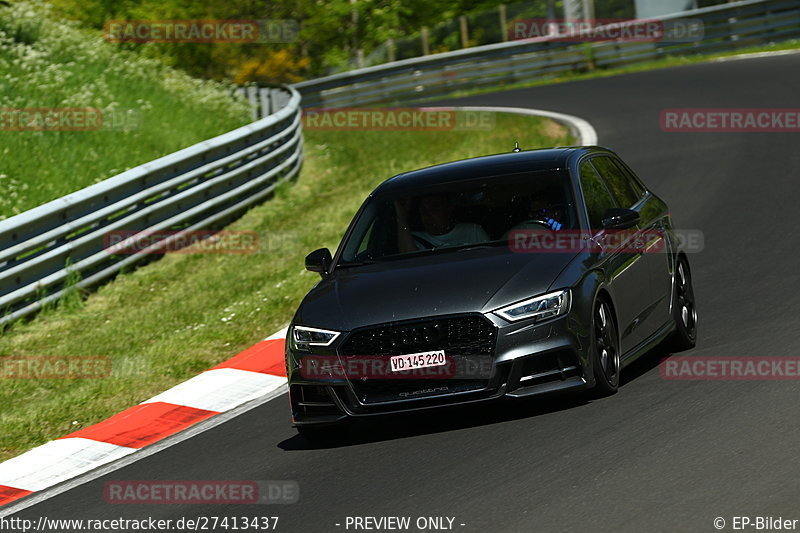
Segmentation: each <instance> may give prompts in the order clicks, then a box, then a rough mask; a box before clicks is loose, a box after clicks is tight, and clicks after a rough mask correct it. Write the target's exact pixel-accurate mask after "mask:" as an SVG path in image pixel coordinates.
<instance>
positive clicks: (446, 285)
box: [294, 249, 575, 331]
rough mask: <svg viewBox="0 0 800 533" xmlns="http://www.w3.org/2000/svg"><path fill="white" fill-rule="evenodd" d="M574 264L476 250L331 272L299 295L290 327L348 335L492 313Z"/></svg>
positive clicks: (552, 257) (560, 257)
mask: <svg viewBox="0 0 800 533" xmlns="http://www.w3.org/2000/svg"><path fill="white" fill-rule="evenodd" d="M573 257H575V254H517V253H511V252H508V251H507V250H505V251H503V250H498V249H482V250H469V251H459V252H452V253H447V254H437V255H430V256H424V257H415V258H412V259H404V260H394V261H387V262H382V263H376V264H373V265H364V266H360V267H350V268H341V269H336V270H335V271H334V274H333V275H332V276H330V277H329V278H327V279H324V280H322V281H321V282H320V283H319V284H317V285H316V286H315V287H314V288H313V289H312V290H311V291H310V292H309V293H308V295H306V297H305V299H304V300H303V302H302V304H301V305H300V308H299V309H298V311H297V314H296V315H295V318H294V322H295V323H297V324H303V325H307V326H313V327H318V328H325V329H334V330H344V331H348V330H352V329H354V328H357V327H361V326H367V325H372V324H380V323H384V322H393V321H399V320H408V319H413V318H420V317H427V316H434V315H446V314H454V313H468V312H486V311H491V310H493V309H497V308H498V307H502V306H504V305H508V304H511V303H514V302H517V301H520V300H524V299H526V298H530V297H532V296H537V295H539V294H543V293H545V292H547V290H548V289H550V286H551V284H552V283H553V282H554V281H555V279H556V277H557V276H558V274H559V273H560V272H561V271H562V270H563V269H564V268H565V267H566V266H567V265H568V264H569V262H570V261H571V260H572V259H573Z"/></svg>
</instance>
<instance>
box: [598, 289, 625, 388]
mask: <svg viewBox="0 0 800 533" xmlns="http://www.w3.org/2000/svg"><path fill="white" fill-rule="evenodd" d="M591 342H592V346H591V353H592V368H593V372H594V381H595V385H594V388H593V389H592V395H593V396H596V397H602V396H610V395H611V394H614V393H615V392H617V388H618V387H619V373H620V350H619V333H618V331H617V323H616V321H615V320H614V315H613V314H612V313H611V306H609V305H608V303H607V302H606V301H605V300H604V299H602V298H598V300H597V301H596V302H595V304H594V309H593V311H592V334H591Z"/></svg>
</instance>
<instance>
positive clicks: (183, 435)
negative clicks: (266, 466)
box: [0, 385, 289, 518]
mask: <svg viewBox="0 0 800 533" xmlns="http://www.w3.org/2000/svg"><path fill="white" fill-rule="evenodd" d="M288 390H289V389H288V387H286V386H285V385H284V386H282V387H279V388H278V389H275V390H273V391H272V392H270V393H269V394H266V395H265V396H262V397H261V398H257V399H255V400H253V401H251V402H248V403H246V404H244V405H241V406H239V407H237V408H235V409H231V410H230V411H228V412H227V413H223V414H221V415H217V416H213V417H211V418H207V419H205V420H203V421H202V422H198V423H197V424H195V425H193V426H190V427H189V428H187V429H185V430H183V431H181V432H180V433H176V434H174V435H171V436H169V437H167V438H165V439H164V440H160V441H158V442H156V443H154V444H151V445H150V446H147V447H145V448H140V449H138V450H133V452H135V453H131V454H129V455H126V456H125V457H122V458H121V459H119V460H117V461H114V462H113V463H110V464H106V465H104V466H100V467H99V468H95V469H93V470H91V471H88V472H86V473H85V474H83V475H79V476H77V477H74V476H72V475H70V478H71V479H69V480H68V481H66V482H64V483H61V484H59V485H56V486H53V487H51V488H48V489H46V490H43V491H41V492H34V493H33V494H31V495H29V496H26V497H25V498H23V499H21V500H19V501H18V502H12V503H9V504H8V505H5V506H3V507H0V518H3V517H6V516H10V515H12V514H15V513H18V512H20V511H22V510H23V509H27V508H29V507H33V506H34V505H38V504H40V503H42V502H43V501H46V500H49V499H50V498H53V497H54V496H58V495H59V494H63V493H64V492H68V491H70V490H72V489H74V488H77V487H80V486H81V485H85V484H86V483H89V482H91V481H94V480H96V479H98V478H100V477H103V476H105V475H107V474H109V473H111V472H114V471H115V470H119V469H121V468H124V467H126V466H128V465H131V464H133V463H135V462H137V461H141V460H142V459H146V458H147V457H150V456H151V455H154V454H157V453H159V452H160V451H162V450H166V449H167V448H170V447H172V446H175V445H176V444H180V443H181V442H183V441H186V440H189V439H191V438H193V437H196V436H197V435H200V434H201V433H205V432H206V431H208V430H210V429H213V428H215V427H217V426H219V425H222V424H224V423H226V422H228V421H230V420H232V419H234V418H236V417H237V416H241V415H243V414H244V413H246V412H248V411H251V410H253V409H255V408H256V407H259V406H261V405H263V404H265V403H267V402H269V401H270V400H273V399H275V398H277V397H279V396H282V395H283V394H285V393H286V392H287V391H288ZM286 416H287V420H288V416H289V405H288V403H287V405H286ZM287 428H288V423H287ZM63 440H69V439H63ZM74 440H77V439H74ZM53 442H59V441H53ZM93 442H94V441H93ZM48 444H52V443H48ZM45 446H47V444H45ZM110 446H113V445H110ZM120 447H121V446H120ZM31 451H33V450H31ZM28 453H30V452H28ZM20 457H22V456H20ZM13 460H14V459H10V460H9V461H13ZM9 461H6V463H8V462H9ZM6 463H3V465H5V464H6ZM11 486H14V485H11ZM15 488H22V487H15ZM98 490H99V491H101V490H102V488H100V489H98ZM98 494H99V493H98Z"/></svg>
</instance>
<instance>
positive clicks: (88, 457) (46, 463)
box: [0, 437, 136, 492]
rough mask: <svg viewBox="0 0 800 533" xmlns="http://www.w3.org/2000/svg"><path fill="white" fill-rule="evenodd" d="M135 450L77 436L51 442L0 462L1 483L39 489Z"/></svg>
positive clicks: (27, 488) (21, 487)
mask: <svg viewBox="0 0 800 533" xmlns="http://www.w3.org/2000/svg"><path fill="white" fill-rule="evenodd" d="M135 451H136V449H135V448H128V447H126V446H118V445H116V444H109V443H107V442H99V441H96V440H89V439H84V438H80V437H69V438H65V439H59V440H54V441H50V442H48V443H47V444H43V445H41V446H39V447H37V448H34V449H32V450H30V451H28V452H25V453H23V454H22V455H19V456H17V457H14V458H12V459H9V460H8V461H6V462H4V463H2V464H0V485H5V486H7V487H14V488H15V489H23V490H30V491H34V492H36V491H40V490H42V489H46V488H48V487H52V486H53V485H56V484H58V483H61V482H62V481H66V480H67V479H69V478H72V477H75V476H78V475H81V474H83V473H85V472H88V471H90V470H93V469H95V468H97V467H98V466H102V465H104V464H107V463H110V462H112V461H116V460H117V459H120V458H122V457H125V456H126V455H130V454H132V453H133V452H135Z"/></svg>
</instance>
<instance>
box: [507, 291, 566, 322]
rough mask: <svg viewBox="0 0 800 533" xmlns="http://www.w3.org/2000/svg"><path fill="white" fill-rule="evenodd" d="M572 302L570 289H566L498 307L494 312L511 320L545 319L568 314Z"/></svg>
mask: <svg viewBox="0 0 800 533" xmlns="http://www.w3.org/2000/svg"><path fill="white" fill-rule="evenodd" d="M570 302H571V298H570V292H569V289H564V290H563V291H558V292H551V293H549V294H545V295H543V296H537V297H536V298H530V299H529V300H523V301H522V302H517V303H515V304H511V305H509V306H507V307H502V308H500V309H496V310H495V311H494V313H495V314H496V315H499V316H501V317H503V318H505V319H506V320H508V321H509V322H516V321H517V320H527V319H534V320H537V321H538V320H545V319H548V318H555V317H557V316H561V315H565V314H567V313H568V312H569V306H570Z"/></svg>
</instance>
